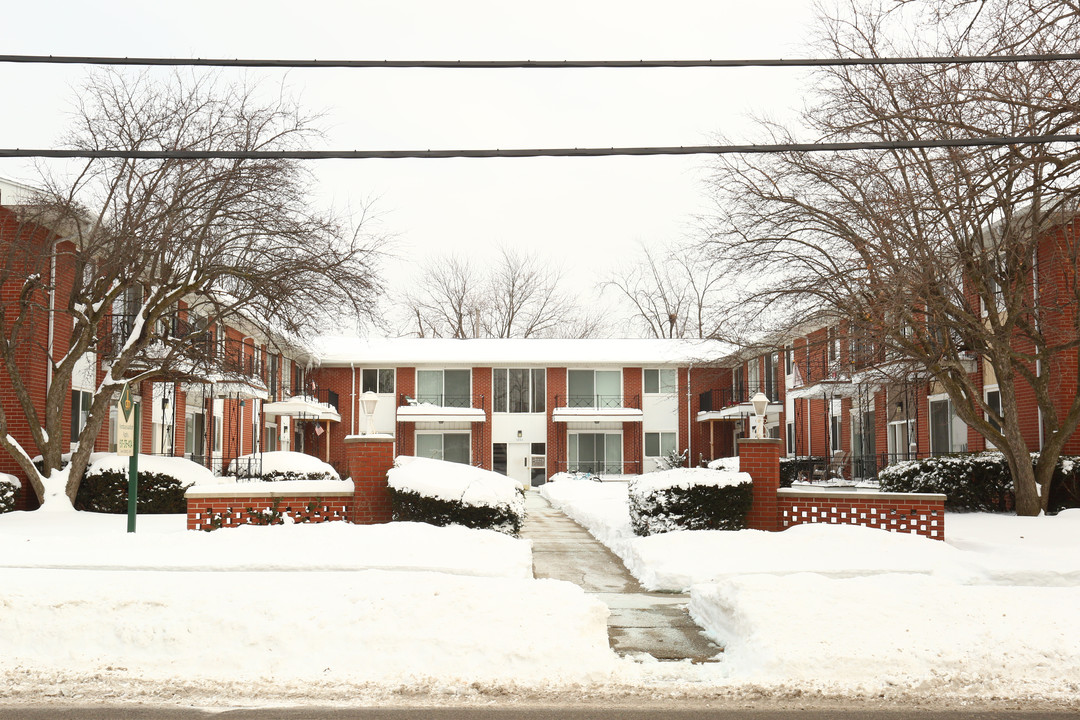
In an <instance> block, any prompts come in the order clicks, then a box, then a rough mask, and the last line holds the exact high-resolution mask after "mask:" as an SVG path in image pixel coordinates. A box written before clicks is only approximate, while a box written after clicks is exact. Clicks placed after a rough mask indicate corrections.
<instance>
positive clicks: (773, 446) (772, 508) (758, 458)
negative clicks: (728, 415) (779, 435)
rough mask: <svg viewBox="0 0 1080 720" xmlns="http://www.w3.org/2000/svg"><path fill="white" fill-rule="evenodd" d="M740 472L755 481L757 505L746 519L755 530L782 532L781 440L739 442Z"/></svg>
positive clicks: (751, 439)
mask: <svg viewBox="0 0 1080 720" xmlns="http://www.w3.org/2000/svg"><path fill="white" fill-rule="evenodd" d="M739 470H741V471H742V472H744V473H749V474H750V477H751V478H752V479H753V481H754V503H753V505H751V506H750V514H749V515H747V516H746V520H747V525H748V526H749V527H750V528H751V529H752V530H768V531H770V532H777V531H779V530H780V519H779V517H778V515H779V512H780V505H779V503H778V502H777V499H776V492H777V491H778V490H779V489H780V440H778V439H776V438H764V439H757V438H739Z"/></svg>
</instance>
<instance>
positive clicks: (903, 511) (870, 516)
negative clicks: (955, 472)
mask: <svg viewBox="0 0 1080 720" xmlns="http://www.w3.org/2000/svg"><path fill="white" fill-rule="evenodd" d="M778 501H779V502H778V509H779V513H780V514H779V521H780V522H779V524H780V529H786V528H789V527H792V526H794V525H802V524H804V523H827V524H830V525H861V526H863V527H871V528H877V529H879V530H888V531H890V532H901V533H911V534H913V535H922V536H923V537H927V538H931V539H933V540H944V539H945V496H944V495H930V494H920V493H878V492H834V491H828V490H824V491H821V492H818V493H816V494H815V493H811V492H808V491H806V490H802V489H797V490H796V489H789V488H785V489H783V490H781V491H780V492H779V494H778Z"/></svg>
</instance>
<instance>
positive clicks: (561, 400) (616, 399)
mask: <svg viewBox="0 0 1080 720" xmlns="http://www.w3.org/2000/svg"><path fill="white" fill-rule="evenodd" d="M555 407H565V408H585V409H590V410H608V409H625V408H631V409H634V410H640V409H641V396H640V395H556V396H555Z"/></svg>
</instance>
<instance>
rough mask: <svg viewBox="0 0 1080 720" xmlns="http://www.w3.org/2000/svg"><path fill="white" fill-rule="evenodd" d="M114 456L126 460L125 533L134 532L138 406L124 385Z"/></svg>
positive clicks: (136, 497)
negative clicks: (125, 457) (126, 498)
mask: <svg viewBox="0 0 1080 720" xmlns="http://www.w3.org/2000/svg"><path fill="white" fill-rule="evenodd" d="M116 409H117V423H116V454H117V455H121V456H123V455H127V456H128V458H129V460H128V523H127V531H128V532H129V533H133V532H135V505H136V502H137V501H138V494H139V406H138V405H137V404H135V399H134V398H133V397H132V395H131V385H130V384H128V383H124V388H123V390H121V391H120V400H119V402H117V404H116Z"/></svg>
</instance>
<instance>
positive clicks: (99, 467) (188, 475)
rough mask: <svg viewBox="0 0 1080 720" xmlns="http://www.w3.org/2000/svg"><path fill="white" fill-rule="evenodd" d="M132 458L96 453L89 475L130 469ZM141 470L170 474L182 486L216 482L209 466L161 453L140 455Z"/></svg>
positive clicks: (88, 467) (88, 470) (87, 471)
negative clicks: (165, 455)
mask: <svg viewBox="0 0 1080 720" xmlns="http://www.w3.org/2000/svg"><path fill="white" fill-rule="evenodd" d="M129 461H130V458H128V457H126V456H120V455H116V454H113V453H95V454H94V455H92V456H91V458H90V464H89V465H87V468H86V474H87V475H97V474H99V473H103V472H122V473H126V472H127V471H128V467H129ZM139 471H140V472H152V473H160V474H162V475H170V476H172V477H174V478H176V479H177V480H179V481H180V485H181V486H182V487H187V486H189V485H197V484H200V483H208V482H215V478H214V474H213V473H212V472H210V470H208V469H207V468H205V467H203V466H202V465H199V464H198V463H195V462H192V461H191V460H188V459H187V458H181V457H164V456H161V455H141V454H140V455H139Z"/></svg>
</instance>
